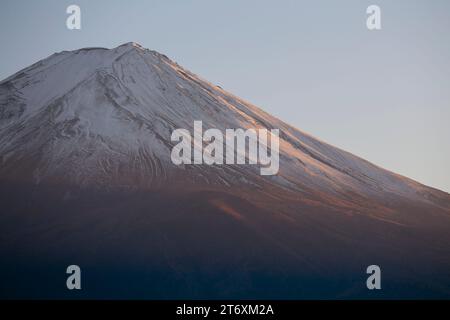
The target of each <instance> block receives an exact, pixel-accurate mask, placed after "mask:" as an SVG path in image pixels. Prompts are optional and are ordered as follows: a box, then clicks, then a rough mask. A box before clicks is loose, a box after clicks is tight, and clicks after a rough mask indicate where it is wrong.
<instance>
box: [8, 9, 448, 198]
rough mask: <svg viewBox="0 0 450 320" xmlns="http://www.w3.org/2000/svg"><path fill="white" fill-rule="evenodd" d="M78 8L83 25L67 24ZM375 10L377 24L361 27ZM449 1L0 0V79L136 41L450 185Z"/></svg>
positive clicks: (384, 160)
mask: <svg viewBox="0 0 450 320" xmlns="http://www.w3.org/2000/svg"><path fill="white" fill-rule="evenodd" d="M70 4H77V5H79V6H80V7H81V19H82V22H81V24H82V29H81V30H73V31H70V30H68V29H67V28H66V25H65V21H66V18H67V14H66V8H67V6H68V5H70ZM371 4H377V5H378V6H380V7H381V19H382V30H379V31H369V30H368V29H367V28H366V16H367V15H366V12H365V11H366V8H367V7H368V6H369V5H371ZM449 34H450V1H448V0H433V1H430V0H395V1H394V0H391V1H386V0H371V1H366V0H340V1H336V0H328V1H325V0H309V1H299V0H293V1H284V0H278V1H275V0H273V1H262V0H252V1H250V0H248V1H246V0H239V1H238V0H198V1H189V0H179V1H172V0H161V1H151V0H145V1H144V0H142V1H140V0H127V1H122V0H120V1H119V0H109V1H107V0H95V1H92V0H90V1H88V0H71V1H65V0H39V1H26V0H1V1H0V43H1V49H0V61H1V63H0V79H4V78H6V77H7V76H9V75H11V74H12V73H14V72H16V71H18V70H19V69H22V68H24V67H26V66H28V65H30V64H32V63H34V62H36V61H38V60H40V59H42V58H44V57H46V56H49V55H50V54H52V53H54V52H59V51H62V50H72V49H78V48H81V47H91V46H101V47H109V48H112V47H116V46H118V45H120V44H122V43H125V42H129V41H135V42H138V43H140V44H141V45H143V46H144V47H146V48H149V49H153V50H157V51H159V52H161V53H164V54H166V55H168V56H169V57H170V58H171V59H173V60H175V61H177V62H178V63H179V64H181V65H182V66H184V67H185V68H187V69H189V70H191V71H192V72H194V73H196V74H198V75H200V76H201V77H203V78H205V79H207V80H209V81H211V82H213V83H215V84H218V85H220V86H221V87H223V88H224V89H226V90H228V91H230V92H232V93H234V94H236V95H238V96H240V97H242V98H244V99H246V100H248V101H250V102H252V103H254V104H256V105H258V106H260V107H261V108H263V109H264V110H266V111H268V112H269V113H271V114H273V115H275V116H277V117H279V118H280V119H282V120H284V121H286V122H288V123H290V124H292V125H294V126H296V127H298V128H299V129H302V130H304V131H306V132H309V133H311V134H312V135H314V136H316V137H318V138H320V139H322V140H324V141H327V142H329V143H331V144H333V145H335V146H338V147H340V148H343V149H345V150H347V151H350V152H352V153H354V154H356V155H359V156H361V157H363V158H365V159H367V160H369V161H371V162H373V163H375V164H377V165H380V166H382V167H384V168H386V169H389V170H392V171H395V172H397V173H400V174H403V175H406V176H408V177H411V178H413V179H415V180H418V181H419V182H422V183H425V184H427V185H430V186H433V187H437V188H439V189H442V190H445V191H447V192H450V144H449V142H450V141H449V138H450V124H449V120H450V41H449Z"/></svg>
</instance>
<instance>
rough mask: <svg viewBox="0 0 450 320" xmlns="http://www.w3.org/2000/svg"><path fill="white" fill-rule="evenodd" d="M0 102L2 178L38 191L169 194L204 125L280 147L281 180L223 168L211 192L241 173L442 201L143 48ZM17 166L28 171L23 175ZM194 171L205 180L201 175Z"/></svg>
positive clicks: (39, 71)
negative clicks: (192, 133) (146, 189)
mask: <svg viewBox="0 0 450 320" xmlns="http://www.w3.org/2000/svg"><path fill="white" fill-rule="evenodd" d="M0 93H1V96H0V97H1V98H0V99H1V100H0V103H1V105H0V106H1V109H0V111H1V113H0V115H1V118H0V125H1V127H0V155H1V159H2V163H3V168H4V170H3V174H5V171H7V173H6V175H8V174H10V173H12V172H13V171H18V170H20V171H21V172H20V175H24V174H26V171H27V170H32V172H29V174H31V175H32V176H33V177H34V179H35V182H36V183H39V182H40V181H42V180H45V179H52V178H54V177H56V176H63V177H64V179H70V180H71V181H72V182H73V183H76V184H81V185H89V184H100V185H102V184H103V185H111V184H115V183H117V184H121V185H129V187H131V188H133V187H136V186H137V185H141V184H142V185H147V186H148V185H151V184H153V185H155V184H156V185H158V184H161V183H163V181H164V180H166V179H168V177H170V176H172V174H173V173H174V172H177V171H178V169H179V168H174V165H173V164H172V163H171V162H170V149H171V147H172V143H171V142H170V135H171V132H172V131H173V130H174V129H176V128H187V129H190V130H192V125H193V121H194V120H202V121H203V124H204V128H205V129H204V130H206V129H207V128H218V129H222V130H224V129H226V128H268V129H270V128H279V129H280V132H281V133H280V135H281V138H282V139H281V143H280V155H281V160H280V162H281V164H280V172H279V174H278V176H276V177H269V178H265V181H262V180H264V179H262V178H261V177H258V176H256V175H257V173H256V168H253V167H250V166H247V167H245V169H243V168H238V167H236V166H228V167H221V168H218V167H215V168H211V169H213V171H215V172H214V175H212V176H209V177H204V178H203V179H204V180H205V181H207V183H213V184H224V185H233V184H239V185H242V179H241V180H239V179H236V174H235V172H236V171H238V172H240V171H242V170H243V171H244V173H245V175H250V176H251V177H250V178H246V179H245V180H246V181H253V183H255V184H256V185H261V184H262V183H267V182H269V181H270V183H271V184H273V185H276V186H279V187H282V188H287V189H289V190H292V191H301V190H306V189H315V188H318V189H320V190H323V191H324V192H326V193H330V194H335V195H336V194H340V193H344V192H349V191H351V192H355V193H358V194H363V195H374V196H376V195H383V194H384V193H385V192H389V193H391V194H396V195H399V196H402V197H407V198H413V199H415V200H417V199H420V200H424V201H427V197H428V195H430V194H431V195H432V194H434V193H435V191H434V190H431V189H430V188H427V187H424V186H422V185H420V184H418V183H415V182H413V181H411V180H409V179H406V178H404V177H401V176H398V175H396V174H394V173H391V172H388V171H386V170H383V169H381V168H379V167H377V166H375V165H372V164H371V163H369V162H367V161H365V160H363V159H360V158H358V157H356V156H354V155H352V154H350V153H347V152H345V151H342V150H340V149H338V148H335V147H333V146H330V145H328V144H326V143H324V142H322V141H320V140H318V139H315V138H314V137H312V136H310V135H308V134H306V133H303V132H301V131H299V130H297V129H295V128H293V127H291V126H289V125H287V124H286V123H284V122H282V121H280V120H278V119H276V118H274V117H272V116H270V115H269V114H267V113H265V112H263V111H262V110H260V109H258V108H257V107H255V106H253V105H251V104H249V103H247V102H245V101H243V100H241V99H239V98H238V97H236V96H233V95H232V94H230V93H228V92H226V91H224V90H222V89H221V88H219V87H217V86H214V85H212V84H210V83H208V82H207V81H205V80H203V79H201V78H199V77H198V76H196V75H195V74H193V73H191V72H189V71H187V70H185V69H183V68H182V67H180V66H179V65H178V64H176V63H174V62H172V61H171V60H169V59H168V58H167V57H166V56H164V55H162V54H159V53H157V52H155V51H150V50H147V49H144V48H142V47H141V46H140V45H138V44H135V43H127V44H124V45H121V46H119V47H117V48H114V49H111V50H108V49H103V48H85V49H80V50H76V51H71V52H67V51H64V52H61V53H57V54H53V55H51V56H50V57H48V58H46V59H44V60H42V61H40V62H38V63H36V64H34V65H32V66H30V67H28V68H26V69H24V70H22V71H20V72H18V73H16V74H15V75H13V76H11V77H9V78H7V79H5V80H4V81H2V82H1V83H0ZM19 159H21V160H23V161H26V163H27V168H23V167H20V166H18V163H17V161H18V160H19ZM19 163H20V161H19ZM31 163H32V164H31ZM185 170H189V168H185ZM191 171H196V172H195V173H192V174H193V175H199V176H204V170H203V169H202V168H196V170H191ZM122 173H123V175H124V176H123V175H122ZM130 176H133V177H134V179H132V180H130V179H129V178H130ZM136 179H137V181H136ZM244 184H245V183H244ZM437 197H442V195H441V194H440V193H439V194H438V195H437ZM444 197H445V196H444Z"/></svg>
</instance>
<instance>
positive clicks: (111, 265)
mask: <svg viewBox="0 0 450 320" xmlns="http://www.w3.org/2000/svg"><path fill="white" fill-rule="evenodd" d="M198 120H200V121H202V122H203V127H204V128H205V129H208V128H217V129H219V130H225V129H227V128H243V129H262V128H263V129H268V130H270V129H279V137H280V145H279V171H278V174H277V175H274V176H261V175H260V174H259V168H257V167H255V166H251V165H238V164H232V165H204V164H203V165H174V164H173V163H172V162H171V158H170V154H171V150H172V148H173V146H174V143H173V142H172V141H171V139H170V137H171V133H172V132H173V130H175V129H177V128H185V129H188V130H190V131H192V130H193V123H194V121H198ZM0 208H1V210H0V211H1V214H0V237H1V241H0V254H1V256H2V262H1V263H0V270H1V272H2V275H3V276H4V279H6V281H3V284H2V289H1V291H0V296H1V297H17V298H29V297H31V298H48V297H50V298H54V297H57V298H61V297H63V298H66V297H69V298H70V297H73V292H69V291H68V290H67V289H65V287H64V283H65V280H64V279H65V276H66V275H65V273H64V270H65V267H66V266H68V265H70V264H77V265H80V267H81V268H82V270H85V271H83V283H84V284H85V286H84V289H83V290H82V293H80V294H78V296H81V297H85V298H156V299H166V298H169V299H175V298H270V299H280V298H286V299H300V298H450V195H449V194H448V193H445V192H442V191H439V190H436V189H433V188H431V187H427V186H425V185H422V184H420V183H418V182H416V181H413V180H411V179H409V178H406V177H403V176H401V175H398V174H395V173H393V172H390V171H388V170H385V169H383V168H380V167H378V166H376V165H374V164H372V163H370V162H368V161H366V160H364V159H361V158H359V157H357V156H355V155H353V154H351V153H349V152H346V151H343V150H341V149H338V148H336V147H333V146H331V145H329V144H327V143H325V142H323V141H320V140H319V139H317V138H315V137H313V136H311V135H309V134H307V133H304V132H302V131H300V130H298V129H296V128H294V127H293V126H290V125H288V124H287V123H285V122H283V121H281V120H279V119H277V118H275V117H273V116H271V115H270V114H268V113H266V112H264V111H263V110H261V109H259V108H258V107H256V106H254V105H252V104H250V103H248V102H246V101H244V100H242V99H240V98H238V97H236V96H234V95H232V94H230V93H228V92H226V91H225V90H223V89H222V88H220V87H218V86H215V85H213V84H211V83H209V82H207V81H205V80H203V79H202V78H200V77H199V76H197V75H195V74H194V73H192V72H190V71H188V70H186V69H184V68H182V67H181V66H179V65H178V64H177V63H175V62H173V61H171V60H170V59H169V58H167V57H166V56H165V55H162V54H160V53H157V52H155V51H151V50H148V49H145V48H143V47H142V46H140V45H139V44H136V43H126V44H124V45H121V46H119V47H117V48H114V49H105V48H84V49H79V50H75V51H64V52H60V53H56V54H53V55H51V56H49V57H48V58H46V59H43V60H41V61H39V62H37V63H35V64H33V65H31V66H30V67H28V68H25V69H23V70H21V71H19V72H18V73H16V74H14V75H12V76H10V77H9V78H7V79H5V80H3V81H1V82H0ZM374 264H375V265H379V266H380V268H381V270H382V279H383V280H382V290H375V291H371V290H368V289H367V287H366V282H365V280H366V278H367V277H368V275H367V274H366V268H367V267H368V266H369V265H374ZM61 270H62V273H61ZM61 283H62V285H61Z"/></svg>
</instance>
